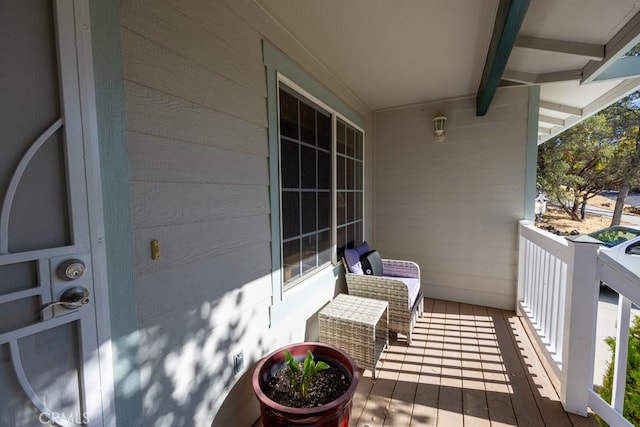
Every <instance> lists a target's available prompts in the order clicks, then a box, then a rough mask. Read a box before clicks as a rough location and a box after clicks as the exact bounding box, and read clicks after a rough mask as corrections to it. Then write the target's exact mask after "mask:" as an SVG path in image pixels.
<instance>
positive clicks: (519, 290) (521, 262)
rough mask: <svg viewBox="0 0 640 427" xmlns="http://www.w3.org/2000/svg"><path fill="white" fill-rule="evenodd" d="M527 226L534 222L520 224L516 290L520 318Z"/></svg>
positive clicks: (517, 310) (524, 221)
mask: <svg viewBox="0 0 640 427" xmlns="http://www.w3.org/2000/svg"><path fill="white" fill-rule="evenodd" d="M527 225H533V221H528V220H525V219H523V220H521V221H520V222H519V223H518V287H517V289H516V312H517V314H518V315H519V316H522V315H523V313H521V312H520V303H521V302H522V301H523V300H524V288H525V280H526V278H525V272H526V267H525V266H526V263H527V253H526V250H525V244H526V242H527V239H525V238H524V237H523V236H522V227H524V226H527Z"/></svg>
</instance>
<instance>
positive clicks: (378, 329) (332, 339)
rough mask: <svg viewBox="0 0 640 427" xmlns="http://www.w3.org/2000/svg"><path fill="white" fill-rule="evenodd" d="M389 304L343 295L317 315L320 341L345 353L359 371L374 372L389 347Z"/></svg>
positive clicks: (374, 373)
mask: <svg viewBox="0 0 640 427" xmlns="http://www.w3.org/2000/svg"><path fill="white" fill-rule="evenodd" d="M387 307H388V303H387V302H386V301H380V300H374V299H370V298H362V297H356V296H353V295H346V294H340V295H338V296H337V297H336V298H334V300H333V301H331V302H330V303H329V304H327V305H326V306H325V307H324V308H323V309H322V310H320V312H319V313H318V321H319V328H320V333H319V335H320V341H322V342H326V343H328V344H332V345H335V346H336V347H338V348H340V349H342V350H344V351H346V352H347V353H349V355H350V356H351V357H352V358H353V359H354V360H355V361H356V363H357V364H358V366H359V367H361V368H366V369H371V372H372V373H373V378H375V377H376V364H377V363H378V361H379V360H380V356H381V355H382V352H383V351H384V349H385V347H386V346H387V344H388V343H389V330H388V325H389V312H388V310H387Z"/></svg>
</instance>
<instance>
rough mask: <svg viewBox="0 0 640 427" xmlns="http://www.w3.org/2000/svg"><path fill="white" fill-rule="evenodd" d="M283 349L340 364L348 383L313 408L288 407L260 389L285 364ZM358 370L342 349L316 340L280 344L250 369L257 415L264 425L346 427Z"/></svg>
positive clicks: (295, 356)
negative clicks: (328, 399)
mask: <svg viewBox="0 0 640 427" xmlns="http://www.w3.org/2000/svg"><path fill="white" fill-rule="evenodd" d="M284 350H289V351H290V352H291V354H292V355H293V357H294V358H296V359H297V358H298V357H300V358H304V356H306V354H307V350H311V352H312V353H313V356H314V357H315V359H316V360H322V361H324V362H326V363H328V364H329V365H331V366H339V365H341V366H342V368H341V369H342V370H343V371H344V372H345V373H348V375H349V376H350V377H351V385H350V386H349V388H348V389H347V391H346V392H345V393H344V394H343V395H342V396H340V397H339V398H338V399H336V400H334V401H332V402H329V403H327V404H325V405H322V406H316V407H314V408H292V407H290V406H284V405H281V404H279V403H277V402H275V401H273V400H271V399H270V398H269V397H267V395H266V394H265V393H264V391H263V389H264V387H265V384H266V383H267V381H268V379H269V378H270V377H271V376H272V375H273V374H274V373H275V372H278V371H279V370H280V369H282V368H284V367H285V360H284ZM359 378H360V372H359V371H358V366H357V365H356V364H355V362H354V361H353V359H351V357H350V356H349V355H348V354H346V353H345V352H343V351H342V350H340V349H338V348H336V347H334V346H331V345H328V344H324V343H319V342H304V343H299V344H291V345H288V346H285V347H282V348H280V349H278V350H275V351H274V352H272V353H270V354H268V355H267V356H265V357H264V358H263V359H262V360H261V361H260V362H259V363H258V365H257V366H256V368H255V370H254V371H253V391H254V392H255V394H256V397H257V398H258V401H259V402H260V415H261V418H262V424H263V425H264V427H280V426H282V427H284V426H318V427H321V426H322V427H325V426H326V427H329V426H339V427H347V426H348V425H349V415H350V413H351V399H352V398H353V395H354V393H355V391H356V387H358V380H359Z"/></svg>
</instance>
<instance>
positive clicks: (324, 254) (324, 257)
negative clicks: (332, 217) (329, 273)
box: [318, 231, 331, 265]
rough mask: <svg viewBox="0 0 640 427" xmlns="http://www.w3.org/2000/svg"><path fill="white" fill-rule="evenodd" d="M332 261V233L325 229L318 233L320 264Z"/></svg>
mask: <svg viewBox="0 0 640 427" xmlns="http://www.w3.org/2000/svg"><path fill="white" fill-rule="evenodd" d="M330 261H331V233H329V231H324V232H322V233H320V234H319V235H318V265H322V264H324V263H327V262H330Z"/></svg>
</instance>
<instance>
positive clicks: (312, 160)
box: [301, 146, 316, 188]
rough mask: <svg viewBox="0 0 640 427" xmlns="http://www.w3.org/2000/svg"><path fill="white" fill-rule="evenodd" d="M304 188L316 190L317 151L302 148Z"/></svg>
mask: <svg viewBox="0 0 640 427" xmlns="http://www.w3.org/2000/svg"><path fill="white" fill-rule="evenodd" d="M301 160H302V163H301V165H302V188H316V150H315V149H314V148H311V147H305V146H302V158H301Z"/></svg>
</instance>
